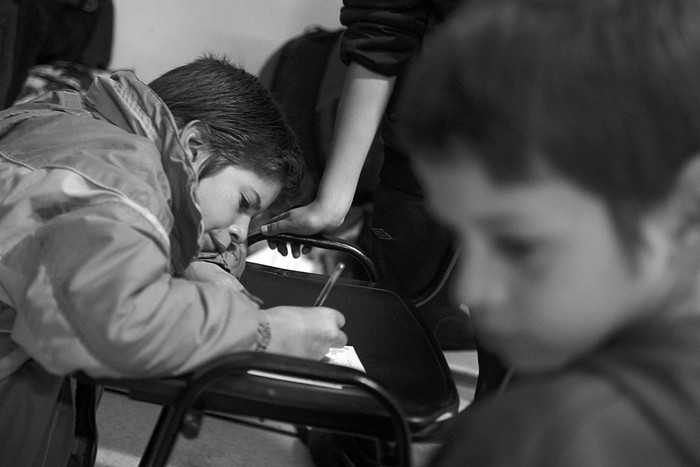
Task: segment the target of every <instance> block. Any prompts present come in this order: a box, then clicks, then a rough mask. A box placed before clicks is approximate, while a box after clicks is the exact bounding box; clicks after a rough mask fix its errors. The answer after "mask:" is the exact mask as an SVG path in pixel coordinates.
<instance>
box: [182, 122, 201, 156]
mask: <svg viewBox="0 0 700 467" xmlns="http://www.w3.org/2000/svg"><path fill="white" fill-rule="evenodd" d="M179 139H180V143H181V144H182V147H183V148H185V154H186V156H187V159H188V160H189V161H190V163H191V164H193V163H194V162H195V161H197V160H198V158H201V156H202V155H203V154H202V153H201V152H202V146H203V140H202V133H201V131H200V129H199V120H192V121H190V122H188V123H186V124H185V125H184V126H183V127H182V128H181V129H180V135H179Z"/></svg>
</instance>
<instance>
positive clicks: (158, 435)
mask: <svg viewBox="0 0 700 467" xmlns="http://www.w3.org/2000/svg"><path fill="white" fill-rule="evenodd" d="M318 242H321V243H322V242H323V241H322V240H318ZM316 244H317V245H318V244H319V243H316ZM330 247H331V248H335V249H343V248H344V245H343V242H341V241H331V243H330ZM345 251H346V252H347V253H348V254H351V255H355V256H356V257H357V258H358V260H359V261H361V262H362V263H365V262H366V261H367V260H366V258H365V257H364V256H363V255H362V254H361V252H359V250H357V251H356V250H355V249H353V248H349V249H347V250H345ZM370 264H371V263H366V266H367V267H368V268H369V269H368V273H369V274H371V270H372V268H371V266H370ZM326 279H327V277H326V276H324V275H319V274H310V273H301V272H295V271H290V270H286V269H280V268H273V267H270V266H266V265H260V264H255V263H248V265H247V267H246V271H245V272H244V274H243V276H242V278H241V282H242V283H243V284H244V285H245V287H246V288H247V289H248V290H249V291H250V292H251V293H252V294H254V295H256V296H258V297H260V298H262V299H263V300H264V307H265V308H267V307H272V306H276V305H281V304H286V305H310V304H311V303H313V302H314V298H315V297H316V296H317V295H318V293H319V291H320V290H321V289H322V287H323V285H324V284H325V282H326ZM326 305H327V306H329V307H333V308H337V309H338V310H340V311H341V312H343V313H344V315H345V317H346V325H345V327H344V328H343V330H344V331H345V333H346V334H347V336H348V345H351V346H354V348H355V350H356V352H357V354H358V356H359V358H360V360H361V361H362V363H363V365H364V367H365V369H366V373H363V372H361V371H358V370H355V369H352V368H346V367H341V366H336V365H331V364H327V363H321V362H316V361H309V360H304V359H299V358H293V357H288V356H282V355H274V354H265V353H259V352H242V353H238V354H234V355H230V356H227V357H225V358H222V359H219V360H217V361H214V362H211V363H210V364H208V365H206V366H204V367H203V368H201V369H199V370H198V371H196V372H194V373H192V374H188V375H184V376H180V377H173V378H161V379H154V380H99V381H93V380H90V379H89V378H85V377H84V376H81V375H78V380H79V381H82V382H86V381H87V382H89V383H91V384H99V385H103V386H106V387H111V388H115V389H118V390H122V391H125V392H126V393H127V394H128V396H129V397H130V398H132V399H135V400H139V401H143V402H150V403H154V404H159V405H162V406H163V408H162V410H161V415H160V417H159V419H158V422H157V423H156V426H155V427H154V429H153V431H152V434H151V437H150V440H149V442H148V445H147V447H146V450H145V452H144V455H143V457H142V459H141V462H140V464H139V465H140V466H141V467H146V466H148V467H151V466H163V465H165V464H166V463H167V460H168V457H169V456H170V453H171V451H172V449H173V447H174V444H175V441H176V439H177V436H178V434H179V433H182V434H183V435H184V436H186V437H194V436H197V434H198V432H199V427H200V425H201V423H202V418H203V416H204V415H206V413H214V412H216V413H223V414H231V415H238V416H253V417H257V418H261V419H268V420H275V421H280V422H287V423H292V424H294V425H298V426H312V427H317V428H322V429H324V430H329V431H333V432H338V433H343V434H350V435H357V436H364V437H374V438H377V439H380V440H383V441H385V442H386V443H387V444H388V445H390V446H392V447H393V449H392V452H391V453H390V455H389V456H388V457H387V458H386V459H383V462H384V463H385V464H386V465H396V466H409V465H410V442H411V440H414V439H421V438H425V437H427V436H429V435H430V434H431V433H432V432H433V431H434V430H435V429H436V428H437V427H438V426H439V422H440V421H441V420H443V419H446V418H451V417H452V416H453V415H455V414H456V413H457V409H458V403H459V397H458V394H457V390H456V387H455V383H454V380H453V379H452V375H451V373H450V371H449V368H448V366H447V363H446V361H445V359H444V356H443V354H442V352H441V351H440V349H439V347H438V345H437V342H436V341H435V339H434V337H433V335H432V334H431V333H430V332H429V330H428V329H427V327H426V326H425V325H424V324H423V323H422V321H421V320H420V318H419V316H418V315H417V314H416V313H415V310H414V308H413V307H412V306H411V305H410V304H408V303H407V302H405V301H404V300H403V299H402V298H401V297H399V296H398V295H397V294H395V293H394V292H392V291H390V290H387V289H385V288H382V287H380V286H378V285H377V284H376V283H375V282H371V281H359V280H356V279H342V278H341V279H340V280H339V281H338V282H337V284H336V286H335V287H334V289H333V290H332V292H331V293H330V295H329V296H328V299H327V301H326ZM251 370H252V371H251ZM261 372H262V373H261Z"/></svg>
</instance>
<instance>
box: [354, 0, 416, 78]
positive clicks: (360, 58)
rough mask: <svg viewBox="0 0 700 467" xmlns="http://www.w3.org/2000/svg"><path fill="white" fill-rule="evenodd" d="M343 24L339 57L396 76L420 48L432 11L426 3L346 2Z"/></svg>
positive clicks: (402, 1)
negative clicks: (343, 29)
mask: <svg viewBox="0 0 700 467" xmlns="http://www.w3.org/2000/svg"><path fill="white" fill-rule="evenodd" d="M343 4H344V6H343V8H342V9H341V11H340V22H341V24H343V25H344V26H346V27H347V30H346V31H345V34H344V36H343V40H342V42H341V48H340V58H341V59H342V60H343V62H344V63H346V64H348V63H350V62H352V61H354V62H357V63H359V64H360V65H362V66H364V67H366V68H368V69H370V70H372V71H375V72H377V73H381V74H383V75H385V76H393V75H396V74H397V73H398V72H399V71H400V69H401V68H402V67H403V65H405V64H406V62H407V61H408V60H409V59H410V58H411V57H412V55H413V53H414V52H415V51H416V50H417V49H418V48H419V47H420V46H421V44H422V41H423V35H424V34H425V31H426V27H427V24H428V16H429V11H430V9H429V8H428V5H427V2H426V1H424V0H399V1H387V0H344V1H343Z"/></svg>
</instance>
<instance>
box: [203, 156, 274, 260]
mask: <svg viewBox="0 0 700 467" xmlns="http://www.w3.org/2000/svg"><path fill="white" fill-rule="evenodd" d="M280 190H281V184H280V183H279V182H274V181H271V180H267V179H264V178H261V177H260V176H258V175H257V174H255V173H254V172H252V171H250V170H245V169H242V168H240V167H237V166H228V167H226V168H224V169H223V170H222V171H220V172H218V173H216V174H214V175H212V176H210V177H205V178H203V179H201V180H200V181H199V183H198V185H197V188H196V197H197V203H198V204H199V208H200V210H201V212H202V223H203V226H204V235H203V236H202V238H201V239H200V247H201V248H202V250H203V251H218V252H223V251H225V250H226V249H227V248H228V247H229V245H230V244H231V242H234V243H245V241H246V239H247V238H248V227H249V225H250V220H251V218H252V217H254V216H256V215H257V214H260V213H261V212H263V211H264V210H265V209H267V208H268V207H269V206H270V204H271V203H272V202H273V201H274V200H275V199H276V198H277V195H278V194H279V192H280Z"/></svg>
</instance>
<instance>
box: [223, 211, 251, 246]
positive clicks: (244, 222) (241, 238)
mask: <svg viewBox="0 0 700 467" xmlns="http://www.w3.org/2000/svg"><path fill="white" fill-rule="evenodd" d="M249 226H250V218H248V217H242V218H240V219H239V220H237V221H236V223H235V224H232V225H231V226H230V227H229V228H228V233H229V235H230V236H231V240H232V241H233V242H235V243H244V242H245V241H246V240H247V239H248V227H249Z"/></svg>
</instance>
